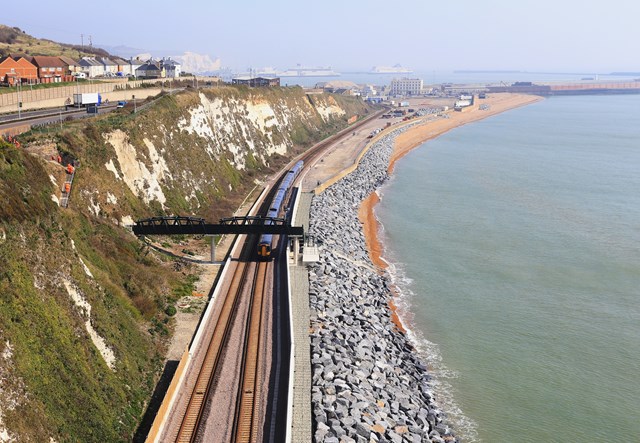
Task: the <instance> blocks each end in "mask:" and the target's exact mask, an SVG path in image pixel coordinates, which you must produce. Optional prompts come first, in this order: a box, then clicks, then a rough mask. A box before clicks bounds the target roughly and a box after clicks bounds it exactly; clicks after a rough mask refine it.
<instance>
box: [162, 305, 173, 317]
mask: <svg viewBox="0 0 640 443" xmlns="http://www.w3.org/2000/svg"><path fill="white" fill-rule="evenodd" d="M164 313H165V314H167V315H168V316H169V317H173V316H174V315H176V307H175V306H173V305H169V306H167V309H165V310H164Z"/></svg>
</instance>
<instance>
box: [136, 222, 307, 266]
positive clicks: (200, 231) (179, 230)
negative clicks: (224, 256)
mask: <svg viewBox="0 0 640 443" xmlns="http://www.w3.org/2000/svg"><path fill="white" fill-rule="evenodd" d="M133 233H134V234H135V235H138V236H143V235H179V234H191V235H209V236H211V263H215V262H216V261H215V255H216V243H215V237H214V236H215V235H222V234H232V235H236V234H256V235H262V234H279V235H288V236H289V237H292V238H293V241H294V245H295V248H298V247H299V241H300V238H304V228H303V227H302V226H291V225H290V224H289V223H288V222H287V220H285V219H284V218H276V217H260V216H243V217H228V218H223V219H220V223H217V224H213V223H207V222H206V221H205V219H203V218H198V217H184V216H169V217H151V218H145V219H142V220H138V221H136V223H135V225H133ZM296 251H297V249H296ZM296 258H297V254H296Z"/></svg>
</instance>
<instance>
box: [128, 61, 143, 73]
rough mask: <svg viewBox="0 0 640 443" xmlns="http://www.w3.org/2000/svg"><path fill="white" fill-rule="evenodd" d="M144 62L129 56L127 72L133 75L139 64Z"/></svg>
mask: <svg viewBox="0 0 640 443" xmlns="http://www.w3.org/2000/svg"><path fill="white" fill-rule="evenodd" d="M143 64H144V63H143V62H142V61H141V60H140V59H138V58H130V59H129V73H130V74H131V75H133V76H136V71H137V70H138V68H139V67H140V66H142V65H143Z"/></svg>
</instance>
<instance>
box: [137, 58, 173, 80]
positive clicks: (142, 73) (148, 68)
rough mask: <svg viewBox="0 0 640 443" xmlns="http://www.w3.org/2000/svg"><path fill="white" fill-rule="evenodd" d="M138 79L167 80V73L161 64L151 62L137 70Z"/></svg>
mask: <svg viewBox="0 0 640 443" xmlns="http://www.w3.org/2000/svg"><path fill="white" fill-rule="evenodd" d="M136 77H140V78H165V77H166V71H165V70H164V68H163V67H162V66H160V63H159V62H156V61H153V60H149V61H148V62H146V63H145V64H143V65H142V66H140V67H139V68H138V69H136Z"/></svg>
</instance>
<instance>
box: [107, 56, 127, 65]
mask: <svg viewBox="0 0 640 443" xmlns="http://www.w3.org/2000/svg"><path fill="white" fill-rule="evenodd" d="M111 60H112V61H114V62H115V63H116V64H118V65H128V64H129V62H128V61H126V60H124V59H122V58H120V57H111Z"/></svg>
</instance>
